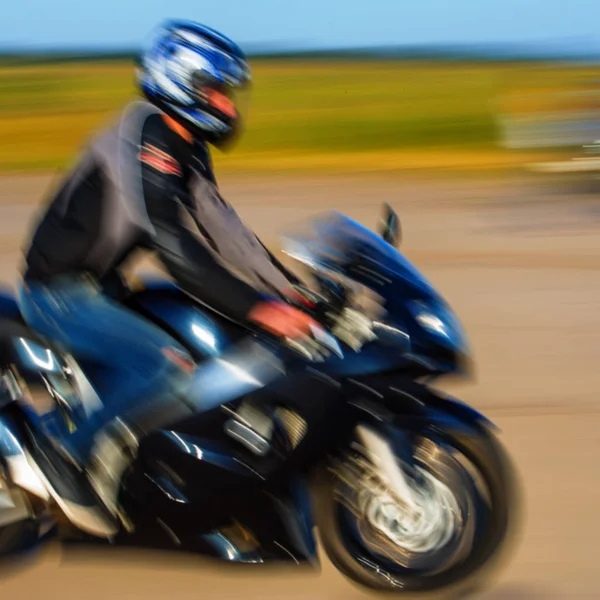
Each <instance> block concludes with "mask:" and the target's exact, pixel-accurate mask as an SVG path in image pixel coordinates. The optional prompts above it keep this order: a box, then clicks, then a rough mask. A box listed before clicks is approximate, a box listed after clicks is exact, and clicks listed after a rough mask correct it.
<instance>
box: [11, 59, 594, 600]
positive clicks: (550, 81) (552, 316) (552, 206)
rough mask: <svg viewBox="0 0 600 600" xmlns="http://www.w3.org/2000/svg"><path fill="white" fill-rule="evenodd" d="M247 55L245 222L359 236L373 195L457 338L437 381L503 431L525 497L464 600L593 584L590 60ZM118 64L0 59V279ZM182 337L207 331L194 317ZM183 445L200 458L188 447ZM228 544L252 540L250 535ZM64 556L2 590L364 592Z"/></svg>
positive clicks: (238, 198) (329, 580) (127, 557)
mask: <svg viewBox="0 0 600 600" xmlns="http://www.w3.org/2000/svg"><path fill="white" fill-rule="evenodd" d="M253 68H254V88H255V91H254V100H253V103H252V110H251V112H250V118H249V121H248V123H247V128H248V133H247V137H246V138H245V139H244V141H243V142H242V144H241V146H240V150H239V151H238V152H236V153H235V154H233V155H231V156H227V157H219V156H217V157H216V166H217V173H218V175H221V174H223V176H222V177H220V185H221V186H222V188H223V190H224V193H225V195H226V197H228V198H230V199H231V201H232V203H233V204H234V205H235V206H236V207H237V208H238V209H239V212H240V214H241V216H242V217H243V218H244V219H246V221H247V222H248V223H249V224H250V226H252V227H253V228H254V229H255V230H256V232H257V234H258V235H259V236H261V238H262V239H264V240H265V241H266V242H267V243H268V244H269V245H270V246H271V247H272V248H276V245H277V243H278V242H277V234H278V232H279V231H280V230H281V229H283V228H284V227H285V226H287V225H289V224H291V223H293V222H295V221H297V220H298V219H301V218H306V217H310V216H313V215H316V214H318V213H321V212H322V211H324V210H328V209H335V210H340V211H342V212H344V213H345V214H347V215H349V216H350V217H352V218H353V219H356V220H357V221H360V222H361V223H363V224H365V225H366V226H368V227H370V228H372V229H374V228H375V227H376V226H377V223H376V219H375V217H374V207H375V206H379V205H380V204H381V203H382V202H383V201H387V202H390V203H391V204H392V206H393V207H394V208H395V209H396V210H397V211H398V213H399V215H400V217H401V221H402V225H403V229H404V231H405V237H404V243H403V244H404V245H403V250H404V251H405V252H406V255H407V257H408V258H410V259H411V260H412V261H414V263H415V264H416V265H417V266H418V267H419V268H421V269H422V270H423V272H424V273H425V275H426V276H427V277H428V279H430V280H431V281H433V282H435V285H436V287H438V288H439V289H440V290H442V291H443V293H444V295H445V297H446V298H448V300H449V301H450V302H451V304H452V305H453V307H454V308H455V309H456V311H457V313H459V314H460V315H461V319H462V321H463V323H464V325H465V329H466V330H467V331H468V334H469V340H470V342H471V343H472V346H473V351H474V354H475V356H476V365H475V372H476V385H474V384H463V383H461V384H452V385H450V384H448V386H447V389H448V390H449V391H452V392H453V393H454V392H456V393H457V394H459V395H460V396H461V397H462V398H463V399H464V400H465V401H467V402H469V403H470V404H471V405H472V406H474V407H475V408H477V409H480V410H482V411H483V412H484V413H485V414H486V415H488V416H490V417H491V418H493V420H494V421H495V422H496V423H497V424H498V425H499V426H500V427H501V428H502V430H503V437H504V439H505V441H506V444H507V446H508V447H509V448H510V449H511V452H512V455H513V458H514V460H515V462H516V463H517V465H518V467H519V471H520V473H521V477H522V481H521V483H522V485H523V490H524V493H525V496H526V501H527V510H526V514H525V517H526V518H525V519H524V520H523V527H522V530H521V531H520V534H521V543H520V545H519V546H518V548H517V550H516V551H515V554H514V555H513V556H512V557H511V563H510V568H509V569H508V570H507V571H506V572H505V573H504V574H503V575H502V578H501V580H500V581H499V582H498V584H497V586H496V588H495V589H491V590H489V591H488V592H485V593H482V594H481V595H479V596H478V597H479V598H483V599H486V598H488V599H490V600H500V599H511V598H513V599H517V598H519V599H521V598H522V599H526V598H552V597H557V598H575V597H578V596H581V597H584V596H585V597H590V598H596V597H600V574H599V572H598V568H597V560H596V559H595V558H594V556H595V554H596V548H597V542H598V539H599V538H600V520H599V519H598V517H597V501H595V500H597V498H598V494H599V491H598V490H599V488H598V478H597V476H595V477H594V475H593V473H597V470H598V461H599V460H600V433H599V432H600V401H599V398H600V378H599V377H598V373H597V371H598V367H597V361H598V356H600V276H599V272H600V258H599V257H600V235H599V234H600V207H599V206H600V205H599V200H598V197H599V196H598V194H599V193H600V183H599V181H600V180H599V178H598V173H599V170H600V166H599V160H598V156H599V155H600V151H599V147H598V145H597V144H595V142H597V141H598V140H599V139H600V111H599V110H598V109H599V104H598V97H599V93H598V86H597V82H596V78H597V72H598V69H597V66H595V65H593V64H586V63H585V61H579V62H577V63H564V62H563V63H560V64H553V63H550V62H545V63H539V62H535V61H531V60H527V61H518V62H517V61H515V62H511V61H498V62H479V61H474V60H453V61H448V60H444V61H436V60H415V59H410V60H409V59H405V60H399V59H398V60H397V59H394V60H389V59H388V60H385V61H383V60H382V61H376V60H372V59H369V60H365V59H358V58H353V59H345V60H340V59H339V57H337V58H335V60H334V59H333V58H331V57H327V58H324V59H314V58H308V57H306V58H302V59H295V60H289V59H284V58H277V59H255V60H254V61H253ZM131 70H132V63H131V61H130V60H129V59H120V60H112V61H108V60H105V61H97V60H96V61H92V62H85V61H80V62H75V61H66V62H62V63H58V62H48V63H45V64H37V63H36V64H32V63H30V62H27V61H18V60H12V61H9V60H8V59H7V60H4V61H3V63H2V66H0V171H2V172H3V175H2V177H0V251H1V252H2V259H1V261H0V279H1V280H2V281H5V282H12V281H15V277H16V274H17V268H18V266H19V264H20V260H21V257H20V254H19V249H20V248H21V247H22V243H23V235H24V232H25V231H26V227H27V225H28V223H29V222H30V221H31V220H32V219H33V218H35V216H36V210H37V207H38V202H39V200H40V198H41V197H42V196H43V194H44V193H45V191H46V190H47V188H48V186H49V185H50V184H51V183H52V181H53V177H54V172H55V170H56V169H58V168H61V169H62V168H65V167H67V166H68V165H69V163H70V161H71V158H72V155H73V152H74V151H75V150H76V149H77V148H78V147H79V146H80V145H81V143H82V141H83V140H84V139H85V137H86V136H88V135H89V134H90V133H91V132H92V131H93V130H94V129H95V128H96V127H97V126H98V125H100V124H102V123H104V122H105V120H106V119H108V118H111V115H112V114H113V112H114V110H116V109H117V108H119V107H121V106H122V105H123V104H124V103H125V102H126V101H127V100H128V99H129V98H130V97H131V96H132V94H133V91H132V83H131V79H132V77H131ZM32 90H33V91H34V93H32ZM146 267H147V268H150V269H153V268H155V265H154V263H152V262H151V261H149V262H147V263H145V264H144V268H146ZM427 318H428V317H424V319H425V320H427ZM428 322H429V324H430V325H431V326H432V327H434V328H435V327H437V325H438V324H437V323H436V322H434V321H431V319H429V321H428ZM193 333H194V334H195V335H196V336H197V337H198V338H199V339H200V340H201V341H202V342H203V343H205V344H206V345H207V347H209V348H210V347H214V345H215V344H216V343H217V340H215V338H214V336H213V334H212V333H211V332H210V331H208V330H205V329H203V328H202V326H200V325H197V326H195V327H194V330H193ZM36 358H37V360H41V361H42V362H45V360H46V359H45V357H44V358H43V359H40V357H34V356H33V355H32V359H34V360H35V359H36ZM221 366H222V367H224V368H226V369H227V368H229V369H230V370H232V369H231V365H223V364H221ZM234 367H235V365H234ZM233 375H236V376H238V377H239V376H241V377H242V378H245V380H244V381H243V382H242V383H246V384H250V385H255V384H257V381H256V379H253V378H252V376H248V375H246V374H244V373H240V372H239V371H238V372H235V368H234V369H233V374H232V377H231V380H230V382H229V383H230V385H231V386H233V385H234V384H235V383H236V382H235V377H233ZM181 443H182V444H186V442H185V441H181ZM192 450H194V452H192ZM190 453H191V454H195V456H196V457H197V458H198V459H202V458H203V455H202V451H201V450H200V449H199V448H197V447H196V448H192V447H191V446H190ZM1 491H2V490H0V492H1ZM171 533H172V532H171ZM173 535H174V534H173ZM238 536H239V537H240V539H243V540H244V541H245V542H246V543H247V544H248V545H249V546H250V545H251V543H252V540H251V539H250V536H249V534H248V533H247V532H242V533H239V532H238ZM224 552H230V550H229V549H225V550H224ZM65 556H66V557H68V558H69V559H71V561H72V562H71V561H69V560H67V561H65V562H64V563H63V562H62V561H59V560H58V559H57V557H56V553H55V550H54V549H52V547H50V548H49V549H48V550H46V551H44V552H43V553H42V555H41V557H40V560H39V563H37V564H36V566H35V568H34V570H33V571H25V572H23V573H22V574H19V573H17V574H16V576H14V577H12V578H9V579H6V580H5V581H2V592H3V594H4V595H5V596H6V597H9V596H15V597H19V598H25V599H27V598H32V599H33V598H35V599H39V598H40V597H41V596H42V595H43V594H45V593H46V594H47V593H49V592H48V590H50V589H60V596H61V598H62V600H69V599H71V598H72V599H74V600H75V599H77V600H79V599H80V598H81V597H82V595H83V596H85V597H86V598H90V599H95V598H98V599H100V598H113V597H127V598H148V597H166V596H168V597H169V598H173V599H183V598H191V597H192V596H194V597H196V596H197V595H198V594H199V593H200V594H201V593H205V590H210V597H211V598H214V599H216V600H219V599H230V598H240V597H244V598H266V597H276V598H281V600H288V599H289V598H295V599H300V598H302V599H304V598H310V599H311V600H321V599H325V598H334V597H339V598H345V599H348V600H351V599H355V598H356V599H358V598H363V597H366V595H363V594H362V592H360V591H357V590H354V589H352V588H349V587H348V583H347V582H346V581H345V580H343V579H342V577H341V576H340V575H339V574H338V573H337V572H336V571H335V570H334V569H333V568H332V567H331V565H329V564H328V563H327V562H324V570H323V577H322V578H320V579H313V578H308V577H307V575H306V574H304V573H297V572H296V571H293V570H292V571H291V572H285V573H280V572H271V571H269V572H268V573H266V572H265V571H263V570H261V571H260V572H258V573H254V572H250V571H248V572H237V571H234V572H232V571H229V570H225V568H224V567H220V566H219V567H216V566H214V565H213V564H203V563H198V561H197V560H196V559H194V558H189V557H178V556H176V557H172V556H169V557H164V556H162V555H161V556H159V557H156V556H154V555H149V554H148V553H143V554H139V553H133V552H132V553H122V554H120V555H119V558H118V559H115V558H110V556H112V555H108V556H109V558H107V557H105V556H104V555H98V554H96V553H94V552H92V551H89V552H83V551H79V550H77V551H76V552H69V551H68V550H67V551H65ZM58 566H60V567H61V569H57V567H58ZM184 567H185V570H184ZM109 571H110V574H111V576H110V577H107V576H106V574H107V572H109ZM225 573H226V574H227V576H226V577H225V576H224V574H225ZM233 573H235V575H233ZM296 590H298V591H296Z"/></svg>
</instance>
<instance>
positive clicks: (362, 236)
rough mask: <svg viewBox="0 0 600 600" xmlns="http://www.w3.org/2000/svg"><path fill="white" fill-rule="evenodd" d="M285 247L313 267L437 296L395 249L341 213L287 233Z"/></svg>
mask: <svg viewBox="0 0 600 600" xmlns="http://www.w3.org/2000/svg"><path fill="white" fill-rule="evenodd" d="M283 250H284V252H285V253H286V254H288V255H289V256H290V257H291V258H294V259H295V260H298V261H299V262H301V263H303V264H305V265H307V266H308V267H310V268H313V269H316V270H326V271H333V272H334V273H338V274H340V275H342V276H344V277H347V278H349V279H352V280H354V281H356V282H358V283H361V284H363V285H366V286H368V287H373V284H377V285H385V284H386V283H392V282H393V281H397V280H402V282H403V283H404V284H405V285H408V286H410V287H411V288H413V289H414V290H415V291H417V292H419V294H423V295H426V296H434V297H436V296H437V292H436V291H435V289H434V288H433V286H432V285H431V284H430V283H429V282H428V281H427V280H426V279H425V278H424V277H423V275H422V274H421V273H420V272H419V271H418V270H417V269H416V268H415V267H414V266H413V265H412V264H411V263H410V261H408V260H407V259H406V258H405V257H404V256H403V255H402V254H401V253H400V252H399V251H398V250H396V248H394V247H393V246H391V245H390V244H388V243H387V242H386V241H385V240H384V239H383V238H381V237H380V236H378V235H377V234H376V233H374V232H373V231H371V230H369V229H367V228H366V227H364V226H363V225H361V224H360V223H358V222H356V221H354V220H353V219H351V218H349V217H347V216H345V215H343V214H341V213H339V212H332V213H328V214H325V215H323V216H320V217H317V218H316V219H314V220H312V221H309V222H307V223H304V224H303V225H301V226H300V227H299V228H298V229H297V230H296V232H290V233H287V234H284V236H283Z"/></svg>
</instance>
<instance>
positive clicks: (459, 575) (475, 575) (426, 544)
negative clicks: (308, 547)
mask: <svg viewBox="0 0 600 600" xmlns="http://www.w3.org/2000/svg"><path fill="white" fill-rule="evenodd" d="M413 457H414V469H413V472H412V473H411V474H410V475H408V474H407V477H406V479H407V482H409V486H410V488H411V489H412V493H413V497H414V499H415V500H416V506H413V507H412V508H410V507H408V506H407V505H406V504H403V502H402V501H401V500H400V499H398V498H395V497H394V495H393V493H391V492H390V490H389V489H387V488H386V486H385V484H383V483H382V481H381V478H380V477H379V476H378V471H377V465H376V464H374V463H373V462H372V461H371V460H369V459H367V458H366V457H365V454H364V452H362V451H361V449H360V445H359V444H357V443H356V442H355V443H353V444H351V445H350V446H349V447H348V449H347V450H346V451H344V452H342V453H340V454H338V455H337V456H336V457H335V458H332V457H330V458H329V460H328V461H327V462H326V463H323V464H322V465H321V466H319V468H318V469H317V472H316V475H315V480H314V487H313V492H314V515H315V521H316V524H317V527H318V529H319V534H320V538H321V543H322V546H323V548H324V550H325V551H326V553H327V555H328V556H329V559H330V560H331V562H332V563H333V564H334V566H335V567H336V568H337V569H338V570H339V571H340V572H341V573H343V574H344V575H345V576H347V577H348V578H350V579H351V580H352V581H354V582H356V583H358V584H359V585H361V586H363V587H367V588H369V589H371V590H374V591H381V592H396V593H411V594H427V593H434V592H438V593H439V592H440V591H442V590H443V591H445V592H447V594H448V597H456V595H457V594H459V595H460V597H464V596H465V595H468V594H469V593H474V592H475V591H476V590H478V589H480V588H481V586H482V585H483V584H484V583H485V582H486V581H488V579H489V576H490V575H491V574H492V573H493V572H494V571H495V569H496V568H497V567H498V566H499V563H500V558H502V557H503V556H504V555H505V551H506V550H507V547H508V546H509V542H510V541H511V539H512V536H511V535H510V534H511V533H512V532H513V530H514V527H513V526H514V525H515V524H516V517H517V510H518V506H519V502H518V498H517V485H516V478H515V471H514V469H513V467H512V465H511V462H510V460H509V457H508V455H507V453H506V451H505V450H504V448H503V447H502V445H501V444H500V443H499V441H498V440H497V439H496V437H495V436H494V435H493V434H492V433H491V432H489V431H487V430H486V429H484V428H481V429H479V428H474V429H473V430H472V432H471V433H470V435H461V436H454V435H451V434H448V433H444V432H440V431H434V430H433V429H432V430H426V431H424V432H421V433H420V434H419V435H417V436H416V437H414V438H413ZM398 466H399V468H401V467H400V463H398Z"/></svg>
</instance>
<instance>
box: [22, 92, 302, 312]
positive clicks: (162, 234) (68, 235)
mask: <svg viewBox="0 0 600 600" xmlns="http://www.w3.org/2000/svg"><path fill="white" fill-rule="evenodd" d="M139 248H143V249H147V250H151V251H155V252H156V253H157V254H158V257H159V258H160V260H161V261H162V263H163V264H164V266H165V267H166V269H167V271H168V272H169V273H170V274H171V275H172V276H173V278H174V279H175V281H176V282H177V283H178V284H179V285H180V286H181V287H182V288H183V289H184V290H185V291H186V292H188V293H190V294H192V295H194V296H196V297H198V298H199V299H201V300H202V301H204V302H206V303H207V304H209V305H211V306H213V307H214V308H215V309H217V310H220V311H221V312H223V313H225V314H227V315H229V316H231V317H233V318H237V319H241V318H244V317H245V316H246V315H247V313H248V311H249V310H250V308H251V307H252V306H253V305H254V304H255V303H256V302H257V301H259V300H260V299H261V298H262V297H263V296H264V295H265V294H267V295H275V296H276V295H279V294H282V293H284V291H285V290H286V288H289V287H290V285H291V283H295V282H297V280H296V278H295V277H294V276H293V275H292V274H291V273H289V272H288V271H287V270H285V269H284V267H283V266H282V265H281V264H280V263H279V262H278V261H277V260H276V259H275V258H274V257H273V256H272V255H271V254H270V253H269V252H268V251H267V250H266V248H265V247H264V246H263V245H262V243H261V242H260V240H258V239H257V237H256V236H255V235H254V234H253V233H252V232H251V231H250V230H249V229H248V228H247V227H246V226H245V225H244V224H243V223H242V221H241V220H240V219H239V217H238V215H237V213H236V212H235V210H234V209H233V208H232V207H231V205H229V204H228V203H227V202H226V201H225V200H224V199H223V198H222V197H221V195H220V193H219V191H218V188H217V186H216V183H215V178H214V174H213V170H212V166H211V162H210V155H209V153H208V150H207V148H206V146H205V145H204V144H200V143H194V144H192V143H189V142H187V141H186V140H184V139H183V138H182V137H181V136H179V135H178V134H176V133H175V132H174V131H173V130H172V129H171V128H169V127H168V126H167V124H166V122H165V120H164V118H163V114H162V113H161V111H160V110H159V109H157V108H156V107H154V106H152V105H151V104H149V103H147V102H136V103H133V104H132V105H130V106H129V107H128V108H127V109H126V110H125V112H124V114H123V116H122V117H121V119H120V120H119V122H118V123H117V124H116V125H115V126H113V127H112V128H110V129H109V130H107V131H105V132H102V133H101V134H100V135H99V136H98V137H96V138H95V139H94V140H93V141H92V143H91V144H90V145H89V147H88V148H87V150H86V152H85V153H84V155H83V157H82V159H81V160H80V161H79V163H78V164H77V165H76V167H75V168H74V169H73V170H72V171H71V173H70V174H69V176H68V177H67V178H66V180H65V181H64V183H63V184H62V186H61V187H60V189H59V190H58V191H57V193H56V194H55V195H54V196H53V198H52V199H51V202H50V204H49V207H48V209H47V211H46V213H45V215H44V216H43V218H42V220H41V222H40V223H39V225H38V227H37V230H36V231H35V233H34V235H33V239H32V243H31V246H30V248H29V250H28V252H27V256H26V271H25V275H24V277H25V279H27V280H35V281H43V282H51V281H52V279H53V278H54V277H56V276H57V275H64V274H74V273H80V272H88V273H90V274H92V275H93V276H95V277H96V278H97V279H98V280H100V281H102V280H106V279H110V278H111V277H112V276H113V275H114V274H115V273H118V270H119V268H120V267H121V266H122V265H123V263H124V262H125V261H126V260H127V259H128V258H129V257H130V256H131V254H132V252H133V251H135V250H136V249H139Z"/></svg>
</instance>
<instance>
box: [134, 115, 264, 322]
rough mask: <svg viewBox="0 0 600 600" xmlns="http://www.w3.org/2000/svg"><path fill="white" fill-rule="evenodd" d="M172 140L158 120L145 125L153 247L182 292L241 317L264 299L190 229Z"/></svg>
mask: <svg viewBox="0 0 600 600" xmlns="http://www.w3.org/2000/svg"><path fill="white" fill-rule="evenodd" d="M172 144H173V141H172V140H169V139H168V138H167V139H165V132H164V129H163V128H162V127H161V123H160V122H158V123H157V122H150V123H149V124H147V125H146V126H145V128H144V132H143V139H142V146H141V150H140V154H139V161H140V168H141V173H142V187H143V196H144V202H145V205H146V211H147V214H148V217H149V219H150V221H151V223H152V225H153V228H154V234H153V235H152V238H151V240H150V241H149V245H150V246H151V248H152V249H153V250H155V251H156V252H157V254H158V257H159V259H160V260H161V262H162V263H163V264H164V266H165V267H166V269H167V271H168V272H169V274H170V275H171V276H172V277H173V278H174V279H175V281H176V282H177V283H178V285H179V286H180V287H181V288H182V289H183V290H184V291H186V292H188V293H189V294H192V295H193V296H195V297H197V298H198V299H199V300H201V301H203V302H206V303H207V304H209V305H210V306H212V307H214V308H215V309H216V310H218V311H220V312H222V313H223V314H225V315H227V316H230V317H232V318H234V319H239V320H243V319H245V318H247V316H248V314H249V313H250V312H251V310H252V308H253V307H254V306H255V305H256V304H257V303H259V302H261V301H262V300H263V297H262V296H261V294H259V293H258V292H257V291H256V290H254V289H253V288H252V287H251V286H249V285H248V284H246V283H245V282H243V281H242V280H240V279H238V278H237V277H235V276H234V275H233V274H232V273H231V272H230V271H228V270H227V269H226V268H225V267H224V266H223V265H221V264H220V263H219V262H217V260H216V258H215V257H214V256H213V255H212V254H211V253H210V251H209V250H208V249H207V248H206V247H205V246H204V245H203V244H202V242H201V241H200V240H199V239H198V238H197V237H196V235H195V234H194V233H193V232H192V231H190V230H189V229H188V228H187V227H186V224H185V221H184V212H185V209H184V208H183V206H182V205H181V203H180V200H179V198H180V197H181V196H183V195H184V194H185V193H186V192H185V184H184V169H185V166H184V165H182V164H181V162H182V161H181V160H177V158H175V156H174V153H173V152H172V150H171V147H170V145H172Z"/></svg>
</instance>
